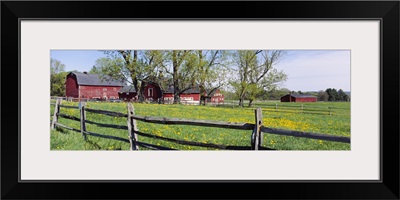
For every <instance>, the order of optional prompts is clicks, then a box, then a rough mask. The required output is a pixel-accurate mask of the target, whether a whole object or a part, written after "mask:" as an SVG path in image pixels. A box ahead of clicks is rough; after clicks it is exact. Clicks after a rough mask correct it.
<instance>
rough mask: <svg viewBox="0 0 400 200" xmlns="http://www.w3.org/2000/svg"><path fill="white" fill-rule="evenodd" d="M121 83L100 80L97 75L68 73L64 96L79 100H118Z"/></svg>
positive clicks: (122, 83)
mask: <svg viewBox="0 0 400 200" xmlns="http://www.w3.org/2000/svg"><path fill="white" fill-rule="evenodd" d="M123 86H125V84H124V82H123V81H116V80H112V79H110V78H109V77H104V78H101V77H100V75H99V74H88V73H86V72H84V73H79V72H70V73H69V74H68V75H67V78H66V82H65V96H66V97H67V98H69V97H72V98H80V99H92V98H101V99H118V98H119V94H118V92H119V91H120V90H121V88H122V87H123Z"/></svg>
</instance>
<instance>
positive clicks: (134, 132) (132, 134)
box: [51, 99, 351, 150]
mask: <svg viewBox="0 0 400 200" xmlns="http://www.w3.org/2000/svg"><path fill="white" fill-rule="evenodd" d="M60 107H63V108H67V109H79V110H80V117H75V116H70V115H67V114H63V113H60ZM127 110H128V111H127V113H128V114H124V113H120V112H114V111H108V110H97V109H90V108H86V104H85V103H84V102H80V103H79V106H65V105H62V99H57V101H56V103H55V108H54V114H53V120H52V121H51V128H52V129H54V128H55V127H60V128H65V129H68V130H72V131H75V132H80V133H81V134H82V136H83V138H84V140H87V136H93V137H101V138H106V139H113V140H119V141H122V142H126V143H130V150H139V147H143V148H146V149H151V150H177V149H173V148H169V147H163V146H159V145H154V144H149V143H145V142H142V141H139V140H138V136H141V137H147V138H153V139H157V140H163V141H168V142H173V143H176V144H180V145H188V146H197V147H206V148H213V149H224V150H273V149H270V148H268V147H264V146H263V134H264V133H265V134H275V135H285V136H293V137H302V138H309V139H318V140H326V141H333V142H342V143H350V142H351V141H350V138H349V137H344V136H334V135H327V134H320V133H309V132H302V131H293V130H285V129H275V128H269V127H265V126H263V124H262V110H261V108H257V109H255V111H254V112H255V113H254V114H255V123H254V124H250V123H234V122H219V121H206V120H192V119H178V118H162V117H148V116H139V115H136V114H135V112H134V107H133V105H132V104H131V103H128V104H127ZM86 111H87V112H91V113H96V114H103V115H108V116H113V117H124V118H126V119H127V125H128V126H123V125H115V124H104V123H100V122H94V121H90V120H87V119H86ZM59 117H60V118H65V119H69V120H73V121H77V122H80V125H81V126H80V127H81V128H80V129H75V128H72V127H68V126H66V125H63V124H60V123H59V122H58V118H59ZM136 120H137V121H142V122H145V123H154V124H168V125H189V126H203V127H214V128H224V129H237V130H252V132H251V137H250V138H251V139H250V142H249V144H250V146H230V145H224V144H213V143H202V142H197V141H187V140H180V139H174V138H168V137H162V136H157V135H154V134H149V133H144V132H142V131H139V129H138V126H137V123H136ZM86 123H89V124H94V125H97V126H99V127H104V128H115V129H122V130H127V131H128V138H122V137H117V136H111V135H105V134H99V133H93V132H90V131H87V130H86Z"/></svg>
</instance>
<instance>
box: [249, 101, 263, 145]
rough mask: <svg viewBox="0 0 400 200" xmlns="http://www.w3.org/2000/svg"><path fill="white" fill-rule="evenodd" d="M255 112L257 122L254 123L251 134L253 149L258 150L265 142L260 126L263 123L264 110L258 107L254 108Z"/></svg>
mask: <svg viewBox="0 0 400 200" xmlns="http://www.w3.org/2000/svg"><path fill="white" fill-rule="evenodd" d="M254 113H255V120H256V121H255V123H254V130H253V133H252V135H251V149H252V150H256V151H257V150H258V149H259V147H260V146H261V145H262V143H263V134H262V133H261V131H260V127H261V125H262V110H261V108H257V109H256V110H254Z"/></svg>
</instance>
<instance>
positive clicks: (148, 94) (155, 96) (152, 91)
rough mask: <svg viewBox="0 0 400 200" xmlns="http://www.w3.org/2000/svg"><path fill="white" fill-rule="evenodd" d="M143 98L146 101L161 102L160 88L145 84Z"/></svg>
mask: <svg viewBox="0 0 400 200" xmlns="http://www.w3.org/2000/svg"><path fill="white" fill-rule="evenodd" d="M145 84H146V86H145V87H144V91H143V96H144V99H145V100H146V101H152V102H159V101H161V100H162V95H163V94H162V91H161V88H160V86H159V85H158V84H157V83H154V82H147V83H145Z"/></svg>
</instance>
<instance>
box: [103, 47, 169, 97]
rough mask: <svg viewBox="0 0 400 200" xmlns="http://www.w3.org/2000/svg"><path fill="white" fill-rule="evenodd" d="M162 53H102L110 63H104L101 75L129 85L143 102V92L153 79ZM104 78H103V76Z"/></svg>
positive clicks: (117, 51) (135, 51)
mask: <svg viewBox="0 0 400 200" xmlns="http://www.w3.org/2000/svg"><path fill="white" fill-rule="evenodd" d="M162 52H163V51H138V50H116V51H104V53H105V54H106V55H107V57H108V59H110V60H111V63H110V64H108V62H105V65H104V67H103V68H101V73H102V74H103V75H108V77H110V78H112V79H116V80H124V81H126V82H128V83H131V84H132V85H133V87H134V88H135V91H136V92H137V94H138V96H139V101H143V100H144V97H143V90H144V87H145V83H147V81H148V80H149V79H155V78H154V77H156V75H157V74H158V70H157V69H158V68H160V66H161V63H162V62H164V60H163V53H162ZM103 77H105V76H103Z"/></svg>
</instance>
